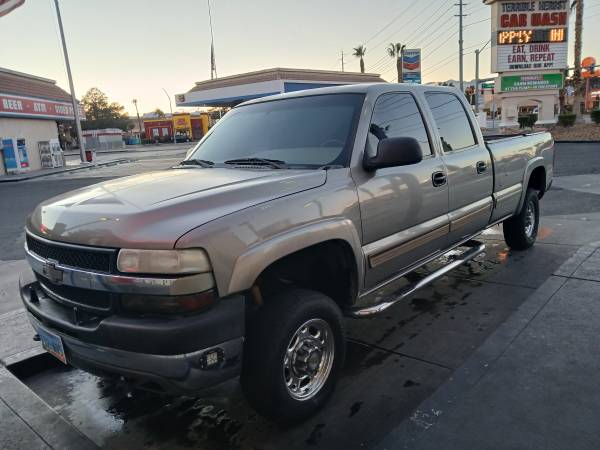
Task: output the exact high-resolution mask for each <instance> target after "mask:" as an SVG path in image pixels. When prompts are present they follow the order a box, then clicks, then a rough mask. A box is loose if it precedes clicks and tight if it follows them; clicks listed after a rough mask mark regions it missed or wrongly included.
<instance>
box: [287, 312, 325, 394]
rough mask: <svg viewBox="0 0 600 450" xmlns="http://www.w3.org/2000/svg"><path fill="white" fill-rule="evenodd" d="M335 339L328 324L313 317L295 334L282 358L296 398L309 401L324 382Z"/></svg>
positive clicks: (289, 386) (288, 384) (289, 384)
mask: <svg viewBox="0 0 600 450" xmlns="http://www.w3.org/2000/svg"><path fill="white" fill-rule="evenodd" d="M334 354H335V342H334V336H333V332H332V330H331V327H330V326H329V324H328V323H327V322H326V321H324V320H322V319H311V320H309V321H307V322H305V323H304V324H302V325H301V326H300V327H299V328H298V329H297V330H296V332H295V333H294V335H293V336H292V339H291V340H290V342H289V344H288V346H287V348H286V352H285V356H284V358H283V379H284V381H285V385H286V387H287V390H288V393H289V394H290V395H291V396H292V397H293V398H294V399H296V400H301V401H302V400H309V399H311V398H312V397H314V396H315V395H316V394H317V393H318V392H319V391H320V390H321V388H322V387H323V386H324V385H325V382H326V381H327V378H328V377H329V374H330V372H331V368H332V366H333V358H334Z"/></svg>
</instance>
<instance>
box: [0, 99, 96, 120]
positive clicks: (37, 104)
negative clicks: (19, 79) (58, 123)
mask: <svg viewBox="0 0 600 450" xmlns="http://www.w3.org/2000/svg"><path fill="white" fill-rule="evenodd" d="M79 115H80V116H81V119H82V120H85V114H84V112H83V108H82V107H81V105H79ZM0 117H39V118H41V119H64V120H73V119H74V116H73V105H72V104H71V103H69V102H58V101H54V100H46V99H41V98H33V97H23V96H20V95H11V94H0Z"/></svg>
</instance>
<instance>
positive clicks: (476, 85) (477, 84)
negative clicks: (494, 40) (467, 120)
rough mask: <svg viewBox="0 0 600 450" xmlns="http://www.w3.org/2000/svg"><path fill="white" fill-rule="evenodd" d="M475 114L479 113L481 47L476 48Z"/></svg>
mask: <svg viewBox="0 0 600 450" xmlns="http://www.w3.org/2000/svg"><path fill="white" fill-rule="evenodd" d="M475 115H476V116H478V115H479V49H477V50H475Z"/></svg>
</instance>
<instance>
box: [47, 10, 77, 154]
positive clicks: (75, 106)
mask: <svg viewBox="0 0 600 450" xmlns="http://www.w3.org/2000/svg"><path fill="white" fill-rule="evenodd" d="M54 5H55V6H56V17H57V19H58V29H59V30H60V39H61V41H62V48H63V53H64V55H65V66H66V68H67V77H68V78H69V88H70V90H71V103H72V104H73V116H74V118H75V128H76V130H77V140H78V141H79V157H80V158H81V162H85V148H84V145H83V133H82V132H81V118H80V117H79V104H78V103H77V99H76V98H75V87H74V86H73V76H72V75H71V64H70V63H69V54H68V53H67V43H66V42H65V32H64V30H63V24H62V19H61V17H60V8H59V6H58V0H54Z"/></svg>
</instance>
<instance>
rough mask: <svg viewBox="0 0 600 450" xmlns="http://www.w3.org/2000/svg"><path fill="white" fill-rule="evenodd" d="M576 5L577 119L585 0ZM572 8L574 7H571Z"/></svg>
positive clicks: (575, 101) (575, 79) (578, 113)
mask: <svg viewBox="0 0 600 450" xmlns="http://www.w3.org/2000/svg"><path fill="white" fill-rule="evenodd" d="M574 3H575V55H574V56H575V70H574V71H573V88H574V90H575V92H574V98H573V113H575V115H576V116H577V117H579V115H580V111H581V109H580V108H581V106H580V103H581V32H582V29H583V0H577V1H576V2H574ZM571 7H572V6H571Z"/></svg>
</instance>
